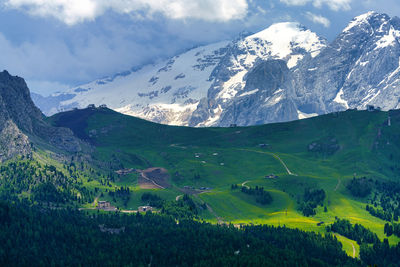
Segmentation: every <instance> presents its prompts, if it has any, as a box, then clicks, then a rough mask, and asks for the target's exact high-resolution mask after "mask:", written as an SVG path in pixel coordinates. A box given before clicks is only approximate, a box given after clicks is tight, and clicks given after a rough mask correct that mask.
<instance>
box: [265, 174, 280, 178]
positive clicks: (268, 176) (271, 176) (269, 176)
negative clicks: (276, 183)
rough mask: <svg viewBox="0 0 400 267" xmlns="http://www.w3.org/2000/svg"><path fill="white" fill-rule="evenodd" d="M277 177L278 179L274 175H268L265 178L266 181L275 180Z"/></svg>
mask: <svg viewBox="0 0 400 267" xmlns="http://www.w3.org/2000/svg"><path fill="white" fill-rule="evenodd" d="M278 177H279V176H278V175H275V174H273V173H272V174H270V175H266V176H265V178H266V179H276V178H278Z"/></svg>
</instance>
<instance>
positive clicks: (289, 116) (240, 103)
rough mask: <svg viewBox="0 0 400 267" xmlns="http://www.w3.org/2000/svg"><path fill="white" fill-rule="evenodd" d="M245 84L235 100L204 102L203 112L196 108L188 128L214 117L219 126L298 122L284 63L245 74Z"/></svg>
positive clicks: (274, 62)
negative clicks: (211, 112)
mask: <svg viewBox="0 0 400 267" xmlns="http://www.w3.org/2000/svg"><path fill="white" fill-rule="evenodd" d="M244 81H245V83H246V85H245V87H244V88H243V89H242V90H241V91H240V94H237V95H236V96H235V98H233V99H230V100H227V101H208V102H207V101H204V104H205V106H204V108H202V109H201V108H200V107H198V109H197V111H196V112H195V113H194V114H193V117H192V121H191V124H192V125H196V124H199V122H200V121H202V120H204V118H206V117H210V116H213V115H216V116H219V117H220V118H219V119H218V125H219V126H229V125H231V124H236V125H257V124H263V123H269V122H276V121H281V120H285V121H290V120H295V119H297V118H298V114H297V109H296V105H295V103H294V101H293V99H292V96H293V95H294V94H295V91H294V87H293V78H292V75H291V73H290V70H289V69H288V67H287V64H286V62H285V61H283V60H267V61H262V62H259V63H258V64H256V66H255V67H254V68H253V69H252V70H250V71H249V72H248V73H247V74H246V76H245V77H244ZM209 99H212V97H209ZM210 110H211V111H212V110H217V111H220V112H221V114H210V112H209V111H210ZM222 111H223V112H222ZM196 115H197V117H196Z"/></svg>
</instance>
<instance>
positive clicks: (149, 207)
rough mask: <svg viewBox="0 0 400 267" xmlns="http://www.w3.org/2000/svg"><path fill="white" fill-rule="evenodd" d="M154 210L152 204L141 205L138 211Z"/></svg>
mask: <svg viewBox="0 0 400 267" xmlns="http://www.w3.org/2000/svg"><path fill="white" fill-rule="evenodd" d="M152 210H153V207H151V206H140V207H139V208H138V211H141V212H146V211H152Z"/></svg>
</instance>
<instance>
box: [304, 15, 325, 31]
mask: <svg viewBox="0 0 400 267" xmlns="http://www.w3.org/2000/svg"><path fill="white" fill-rule="evenodd" d="M306 17H307V18H308V19H309V20H311V21H312V22H314V23H318V24H321V25H323V26H324V27H325V28H328V27H329V26H330V25H331V22H330V20H329V19H327V18H325V17H323V16H321V15H317V14H314V13H311V12H307V13H306Z"/></svg>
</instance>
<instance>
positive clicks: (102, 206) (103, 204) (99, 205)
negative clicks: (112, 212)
mask: <svg viewBox="0 0 400 267" xmlns="http://www.w3.org/2000/svg"><path fill="white" fill-rule="evenodd" d="M97 208H98V209H110V208H111V204H110V202H108V201H99V202H98V203H97Z"/></svg>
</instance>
